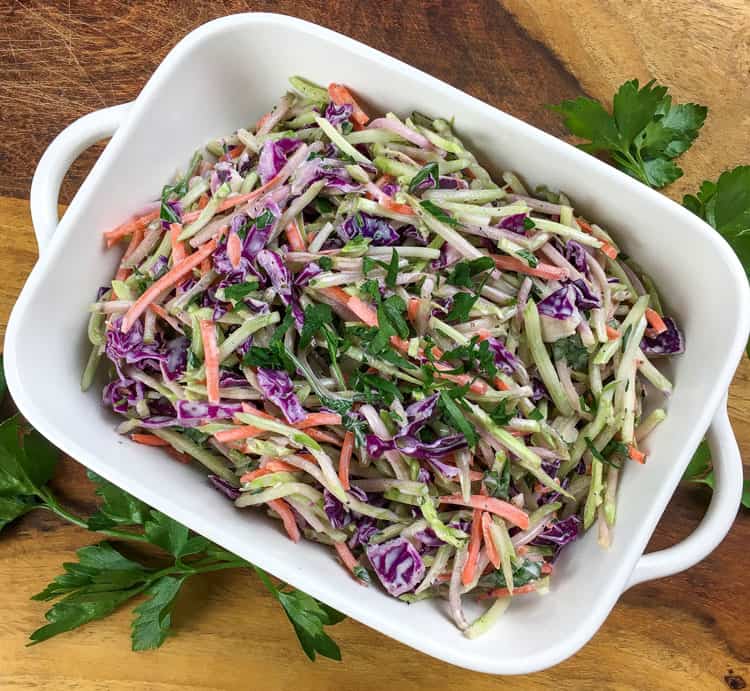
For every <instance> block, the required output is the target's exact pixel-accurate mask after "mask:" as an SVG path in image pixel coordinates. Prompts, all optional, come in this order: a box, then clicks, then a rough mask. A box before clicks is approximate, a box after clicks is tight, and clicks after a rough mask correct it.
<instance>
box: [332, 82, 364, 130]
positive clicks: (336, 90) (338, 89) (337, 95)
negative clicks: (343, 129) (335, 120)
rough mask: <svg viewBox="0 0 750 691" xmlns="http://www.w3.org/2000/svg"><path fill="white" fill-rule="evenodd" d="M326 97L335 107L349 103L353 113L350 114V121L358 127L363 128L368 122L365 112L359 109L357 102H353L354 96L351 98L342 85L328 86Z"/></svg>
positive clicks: (347, 90)
mask: <svg viewBox="0 0 750 691" xmlns="http://www.w3.org/2000/svg"><path fill="white" fill-rule="evenodd" d="M328 95H329V96H330V97H331V100H332V101H333V102H334V103H335V104H336V105H337V106H341V105H343V104H344V103H349V104H350V105H351V106H352V107H353V108H354V112H353V113H352V120H354V122H356V123H357V124H358V125H363V126H364V125H366V124H367V123H368V122H369V121H370V118H369V117H368V116H367V113H365V111H363V110H362V109H361V108H360V107H359V105H358V104H357V102H356V101H355V100H354V96H352V94H351V92H350V91H349V89H347V88H346V87H345V86H344V85H343V84H334V83H331V84H329V85H328Z"/></svg>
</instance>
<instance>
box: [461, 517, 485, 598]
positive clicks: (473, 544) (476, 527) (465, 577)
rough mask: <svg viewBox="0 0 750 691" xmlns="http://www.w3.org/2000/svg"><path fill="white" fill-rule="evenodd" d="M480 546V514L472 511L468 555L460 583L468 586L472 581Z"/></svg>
mask: <svg viewBox="0 0 750 691" xmlns="http://www.w3.org/2000/svg"><path fill="white" fill-rule="evenodd" d="M481 546H482V512H481V511H480V510H479V509H474V512H473V514H472V519H471V535H470V537H469V554H468V556H467V557H466V563H465V564H464V568H463V571H461V583H463V584H464V585H469V583H471V582H472V581H473V580H474V574H475V573H476V571H477V563H478V561H479V549H480V548H481Z"/></svg>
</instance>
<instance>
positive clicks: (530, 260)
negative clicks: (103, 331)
mask: <svg viewBox="0 0 750 691" xmlns="http://www.w3.org/2000/svg"><path fill="white" fill-rule="evenodd" d="M532 223H533V221H532ZM515 254H516V256H517V257H520V258H521V259H523V261H524V262H525V263H526V264H527V265H528V266H530V267H531V268H532V269H535V268H536V267H537V266H538V265H539V260H538V259H537V258H536V255H535V254H534V253H533V252H531V251H530V250H516V253H515Z"/></svg>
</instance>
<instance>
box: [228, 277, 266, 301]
mask: <svg viewBox="0 0 750 691" xmlns="http://www.w3.org/2000/svg"><path fill="white" fill-rule="evenodd" d="M223 290H224V297H225V298H226V299H227V300H242V298H244V297H247V296H248V295H249V294H250V293H252V292H253V291H254V290H258V281H247V282H246V283H236V284H235V285H233V286H227V287H226V288H223Z"/></svg>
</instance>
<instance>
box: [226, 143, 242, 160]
mask: <svg viewBox="0 0 750 691" xmlns="http://www.w3.org/2000/svg"><path fill="white" fill-rule="evenodd" d="M244 150H245V147H244V146H243V145H241V144H238V145H237V146H233V147H232V148H231V149H229V151H228V152H227V154H228V155H229V157H230V158H237V157H238V156H241V155H242V152H243V151H244Z"/></svg>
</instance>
